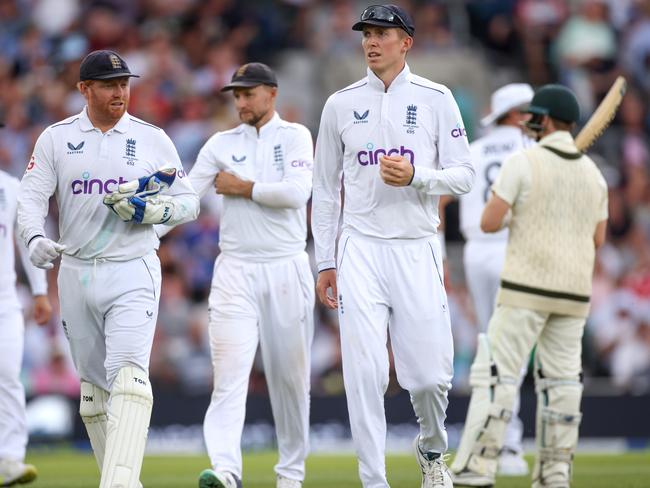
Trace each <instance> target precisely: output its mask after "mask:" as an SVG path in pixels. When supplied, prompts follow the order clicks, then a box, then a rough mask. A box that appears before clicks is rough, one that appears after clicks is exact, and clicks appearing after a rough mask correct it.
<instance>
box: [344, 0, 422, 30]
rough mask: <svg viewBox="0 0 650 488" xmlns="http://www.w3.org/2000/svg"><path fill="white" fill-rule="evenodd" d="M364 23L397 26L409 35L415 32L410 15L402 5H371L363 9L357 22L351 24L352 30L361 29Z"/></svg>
mask: <svg viewBox="0 0 650 488" xmlns="http://www.w3.org/2000/svg"><path fill="white" fill-rule="evenodd" d="M364 25H377V26H380V27H398V28H400V29H403V30H404V31H405V32H406V33H407V34H408V35H409V36H411V37H413V34H415V24H414V23H413V19H411V16H410V15H409V14H408V13H407V12H406V10H404V9H403V8H402V7H399V6H397V5H392V4H387V5H371V6H370V7H368V8H367V9H365V10H364V11H363V13H362V14H361V18H360V20H359V22H357V23H356V24H354V25H353V26H352V30H355V31H361V30H363V26H364Z"/></svg>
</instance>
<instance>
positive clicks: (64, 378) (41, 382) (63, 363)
mask: <svg viewBox="0 0 650 488" xmlns="http://www.w3.org/2000/svg"><path fill="white" fill-rule="evenodd" d="M30 387H31V388H30V393H31V394H32V395H52V394H58V395H65V396H67V397H68V398H71V399H73V400H75V401H76V400H77V399H78V398H79V390H80V383H79V377H78V376H77V374H76V373H75V371H74V369H73V368H71V367H70V363H69V362H68V359H67V358H66V356H65V354H64V352H63V351H62V350H61V349H60V348H59V347H57V346H55V345H51V346H50V357H49V360H48V362H47V363H46V364H44V365H43V366H40V367H38V368H36V369H35V370H34V371H33V372H32V374H31V377H30Z"/></svg>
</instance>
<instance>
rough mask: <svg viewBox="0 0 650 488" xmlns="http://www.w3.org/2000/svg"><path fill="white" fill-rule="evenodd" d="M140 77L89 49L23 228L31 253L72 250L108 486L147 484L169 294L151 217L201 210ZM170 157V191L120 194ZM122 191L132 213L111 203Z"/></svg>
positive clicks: (71, 329) (88, 413)
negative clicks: (143, 108) (143, 110)
mask: <svg viewBox="0 0 650 488" xmlns="http://www.w3.org/2000/svg"><path fill="white" fill-rule="evenodd" d="M130 76H134V75H132V74H131V72H130V71H129V69H128V67H127V66H126V63H124V60H123V59H122V58H121V57H120V56H119V55H118V54H117V53H114V52H112V51H94V52H92V53H90V54H89V55H88V56H86V58H84V60H83V61H82V63H81V67H80V80H81V81H80V82H79V84H78V88H79V91H80V92H81V93H82V95H83V96H84V97H85V98H86V101H87V105H86V107H85V108H84V109H83V110H82V111H81V113H79V114H77V115H74V116H72V117H69V118H67V119H65V120H63V121H61V122H59V123H57V124H54V125H51V126H50V127H48V128H47V129H45V131H43V133H42V134H41V136H40V137H39V138H38V140H37V142H36V146H35V148H34V152H33V155H32V158H31V161H30V162H29V165H28V166H27V170H26V172H25V175H24V176H23V179H22V183H21V191H22V194H21V197H20V199H19V202H18V225H19V228H20V234H21V236H22V238H23V239H24V241H25V243H27V245H28V246H29V250H30V259H31V260H32V262H33V263H34V264H36V265H37V266H40V267H44V268H51V267H52V266H53V264H52V261H53V260H54V259H56V257H57V256H58V255H59V254H61V255H62V260H61V266H60V269H59V275H58V285H59V300H60V303H61V317H62V322H63V327H64V330H65V334H66V337H67V338H68V341H69V343H70V349H71V352H72V357H73V360H74V363H75V366H76V368H77V371H78V372H79V375H80V377H81V379H82V384H81V402H80V408H79V412H80V414H81V417H82V419H83V421H84V424H85V426H86V429H87V431H88V435H89V437H90V442H91V445H92V447H93V451H94V454H95V457H96V460H97V464H98V465H99V468H100V471H101V483H100V488H118V487H119V488H137V487H138V486H140V484H139V476H140V469H141V465H142V457H143V455H144V447H145V443H146V438H147V431H148V426H149V420H150V416H151V407H152V403H153V396H152V392H151V385H150V383H149V378H148V368H149V357H150V354H151V346H152V342H153V335H154V329H155V325H156V319H157V314H158V300H159V298H160V262H159V260H158V257H157V255H156V249H157V248H158V243H159V241H158V238H157V236H156V234H155V232H154V229H153V227H152V225H151V224H154V223H163V222H164V223H166V224H168V225H173V224H178V223H181V222H186V221H189V220H191V219H194V218H196V216H197V215H198V209H199V200H198V196H197V195H196V193H195V192H194V190H193V188H192V186H191V184H190V182H189V181H188V179H187V178H184V177H183V176H184V172H183V168H182V165H181V163H180V160H179V157H178V154H177V152H176V149H175V147H174V145H173V143H172V141H171V140H170V139H169V137H168V136H167V135H166V134H165V133H164V132H163V131H162V130H161V129H159V128H157V127H155V126H153V125H151V124H148V123H146V122H144V121H142V120H140V119H137V118H136V117H133V116H132V115H130V114H129V113H128V112H127V111H126V109H127V106H128V101H129V77H130ZM162 166H165V167H169V168H175V170H176V180H175V182H174V184H173V185H172V186H171V188H169V191H168V192H167V195H166V196H165V197H161V198H163V199H162V200H161V199H155V198H154V199H151V200H147V199H144V200H142V199H136V198H135V196H134V198H123V199H121V198H122V197H123V196H125V195H127V196H128V195H131V196H133V193H134V191H129V190H133V188H132V187H131V184H132V183H135V186H136V187H137V186H138V183H139V182H138V180H137V179H138V178H141V177H146V176H147V175H150V174H152V173H153V172H155V171H156V170H157V169H158V168H160V167H162ZM130 180H131V181H130ZM52 194H54V195H55V196H56V201H57V203H58V207H59V233H60V240H59V242H58V243H57V242H53V241H51V240H50V239H48V238H47V237H46V236H45V230H44V221H45V217H46V215H47V213H48V201H49V198H50V196H51V195H52ZM113 197H116V200H114V201H115V202H118V201H119V202H120V203H119V205H117V204H116V205H115V206H114V208H113V210H117V209H118V208H119V209H120V211H121V212H122V216H123V217H122V218H121V217H119V216H118V215H117V214H116V213H115V212H113V211H111V208H109V207H108V206H107V205H105V204H104V203H103V200H104V199H108V200H107V201H113V200H110V199H111V198H113ZM120 199H121V200H120ZM124 212H126V213H127V214H128V215H125V213H124Z"/></svg>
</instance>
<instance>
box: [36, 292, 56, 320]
mask: <svg viewBox="0 0 650 488" xmlns="http://www.w3.org/2000/svg"><path fill="white" fill-rule="evenodd" d="M51 316H52V305H51V304H50V299H49V298H48V296H47V295H36V296H35V297H34V320H35V321H36V323H37V324H38V325H45V324H47V323H48V322H49V321H50V317H51Z"/></svg>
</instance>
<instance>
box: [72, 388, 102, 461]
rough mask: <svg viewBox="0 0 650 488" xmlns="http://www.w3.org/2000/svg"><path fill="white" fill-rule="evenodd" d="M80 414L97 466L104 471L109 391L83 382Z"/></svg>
mask: <svg viewBox="0 0 650 488" xmlns="http://www.w3.org/2000/svg"><path fill="white" fill-rule="evenodd" d="M79 415H81V420H83V423H84V425H85V426H86V432H88V437H89V438H90V445H91V446H92V448H93V452H94V453H95V459H96V460H97V466H99V471H100V473H101V471H102V465H103V464H104V453H105V452H106V426H107V423H108V392H107V391H106V390H104V389H102V388H100V387H99V386H96V385H93V384H92V383H88V382H86V381H82V382H81V398H80V401H79Z"/></svg>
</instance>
